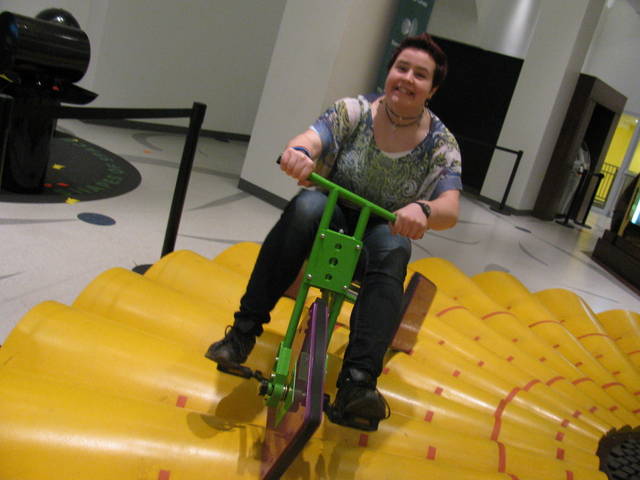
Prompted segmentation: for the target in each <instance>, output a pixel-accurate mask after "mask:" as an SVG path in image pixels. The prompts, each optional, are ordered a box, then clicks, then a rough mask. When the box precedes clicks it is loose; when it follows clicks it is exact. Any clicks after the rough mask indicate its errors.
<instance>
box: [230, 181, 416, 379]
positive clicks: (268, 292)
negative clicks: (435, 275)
mask: <svg viewBox="0 0 640 480" xmlns="http://www.w3.org/2000/svg"><path fill="white" fill-rule="evenodd" d="M326 202H327V196H326V195H325V194H324V193H322V192H318V191H315V190H302V191H301V192H300V193H298V195H296V196H295V197H294V198H293V199H292V200H291V201H290V202H289V204H288V205H287V206H286V208H285V209H284V211H283V213H282V215H281V217H280V219H279V220H278V222H277V223H276V224H275V226H274V227H273V229H272V230H271V232H269V234H268V235H267V238H266V239H265V241H264V243H263V244H262V248H261V249H260V253H259V255H258V259H257V261H256V264H255V266H254V268H253V272H252V274H251V278H250V279H249V283H248V285H247V290H246V293H245V294H244V296H243V297H242V300H241V301H240V309H239V311H238V312H236V314H235V322H234V326H235V327H236V328H238V329H239V330H240V331H242V332H245V333H253V334H256V335H260V334H261V333H262V325H263V324H265V323H268V322H269V320H270V316H269V313H270V312H271V310H272V309H273V307H274V306H275V305H276V303H277V302H278V300H279V299H280V297H281V296H282V295H283V294H284V292H285V291H286V289H287V288H288V287H289V286H290V285H291V284H292V283H293V281H294V280H295V278H296V276H297V275H298V272H299V271H300V268H301V267H302V264H303V263H304V261H305V260H306V258H307V257H308V256H309V252H310V250H311V247H312V245H313V240H314V238H315V234H316V231H317V229H318V225H319V223H320V218H321V216H322V212H323V210H324V206H325V204H326ZM358 213H359V212H358V211H356V210H353V209H350V208H346V207H344V206H340V205H338V206H337V207H336V210H335V212H334V215H333V218H332V221H331V228H332V229H336V230H337V229H343V230H344V232H345V233H347V234H352V233H353V230H354V228H355V225H356V222H357V220H358ZM362 240H363V243H364V251H363V255H362V256H363V257H364V259H365V266H364V272H363V277H362V282H361V286H360V293H359V295H358V299H357V301H356V303H355V306H354V309H353V313H352V315H351V320H350V330H351V331H350V335H349V345H348V346H347V349H346V351H345V354H344V361H343V372H344V371H346V369H347V368H351V367H355V368H358V369H360V370H364V371H366V372H368V373H370V374H371V375H372V376H373V378H377V377H378V376H379V375H380V373H381V372H382V366H383V359H384V355H385V352H386V350H387V348H388V346H389V344H390V343H391V341H392V340H393V335H394V333H395V331H396V329H397V326H398V323H399V321H400V313H401V308H402V295H403V282H404V278H405V276H406V272H407V264H408V263H409V258H410V256H411V242H410V241H409V239H407V238H406V237H402V236H400V235H392V234H391V230H390V229H389V225H388V224H387V222H386V221H385V220H382V219H381V218H379V217H375V216H373V215H372V216H371V218H370V220H369V224H368V226H367V229H366V231H365V234H364V237H363V239H362Z"/></svg>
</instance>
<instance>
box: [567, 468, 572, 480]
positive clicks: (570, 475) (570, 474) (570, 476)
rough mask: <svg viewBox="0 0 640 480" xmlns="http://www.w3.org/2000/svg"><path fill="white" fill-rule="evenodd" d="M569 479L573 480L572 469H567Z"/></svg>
mask: <svg viewBox="0 0 640 480" xmlns="http://www.w3.org/2000/svg"><path fill="white" fill-rule="evenodd" d="M567 480H573V472H572V471H571V470H567Z"/></svg>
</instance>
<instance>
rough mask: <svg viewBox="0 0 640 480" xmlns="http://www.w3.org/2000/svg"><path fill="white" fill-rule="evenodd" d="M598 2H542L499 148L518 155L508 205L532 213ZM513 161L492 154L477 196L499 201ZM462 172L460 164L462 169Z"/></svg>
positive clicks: (595, 21) (600, 4)
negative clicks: (521, 152) (514, 150)
mask: <svg viewBox="0 0 640 480" xmlns="http://www.w3.org/2000/svg"><path fill="white" fill-rule="evenodd" d="M603 5H604V1H603V0H572V1H571V2H557V1H556V0H542V2H541V5H540V16H539V19H538V22H537V24H536V28H535V30H534V34H533V37H532V41H531V45H530V47H529V50H528V51H527V55H526V57H525V61H524V64H523V66H522V70H521V71H520V76H519V78H518V82H517V84H516V88H515V91H514V94H513V97H512V100H511V104H510V106H509V110H508V111H507V116H506V118H505V121H504V126H503V128H502V132H501V134H500V137H499V139H498V144H499V145H502V146H506V147H509V148H513V149H516V150H519V149H521V150H523V151H524V155H523V157H522V163H521V165H520V168H519V170H518V175H517V177H516V180H515V182H514V184H513V188H512V192H511V194H510V196H509V200H508V202H507V204H508V205H509V206H512V207H514V208H516V209H519V210H531V209H532V208H533V206H534V204H535V201H536V198H537V195H538V191H539V189H540V185H541V183H542V179H543V177H544V174H545V172H546V169H547V166H548V164H549V160H550V159H551V155H552V153H553V149H554V147H555V144H556V140H557V138H558V135H559V133H560V128H561V126H562V123H563V122H564V118H565V115H566V111H567V108H568V107H569V102H570V101H571V97H572V95H573V91H574V88H575V85H576V83H577V80H578V76H579V74H580V69H581V67H582V64H583V62H584V59H585V57H586V54H587V50H588V47H589V44H590V41H591V38H592V37H593V34H594V32H595V30H596V27H597V25H598V19H599V18H600V12H601V10H602V8H603ZM512 166H513V158H512V157H511V158H506V157H505V154H504V153H502V152H496V153H495V154H494V156H493V158H492V161H491V165H490V166H489V170H488V172H487V176H486V178H485V182H484V185H483V187H482V191H481V194H482V195H483V196H485V197H487V198H491V199H494V200H496V201H499V200H501V199H502V195H503V193H504V190H505V187H506V184H507V180H508V176H509V174H510V172H511V169H512ZM463 168H464V164H463Z"/></svg>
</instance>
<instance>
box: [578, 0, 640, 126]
mask: <svg viewBox="0 0 640 480" xmlns="http://www.w3.org/2000/svg"><path fill="white" fill-rule="evenodd" d="M583 71H584V72H585V73H588V74H590V75H593V76H594V77H598V78H600V79H601V80H602V81H603V82H605V83H607V84H609V85H611V86H612V87H613V88H615V89H616V90H618V91H619V92H620V93H622V94H623V95H625V96H626V97H627V105H626V107H625V110H627V111H628V112H631V113H634V114H636V115H640V15H639V14H638V13H637V12H636V10H635V9H634V8H633V7H632V5H631V4H630V3H629V2H627V1H626V0H616V1H615V2H614V3H613V5H612V6H611V7H610V8H605V10H604V12H603V14H602V19H601V21H600V25H599V26H598V30H597V33H596V36H595V38H594V41H593V44H592V46H591V50H590V51H589V55H588V57H587V60H586V62H585V65H584V67H583Z"/></svg>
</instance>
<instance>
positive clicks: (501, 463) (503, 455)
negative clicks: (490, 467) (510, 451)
mask: <svg viewBox="0 0 640 480" xmlns="http://www.w3.org/2000/svg"><path fill="white" fill-rule="evenodd" d="M506 467H507V450H506V449H505V448H504V444H502V443H500V442H498V472H500V473H504V471H505V469H506Z"/></svg>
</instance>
